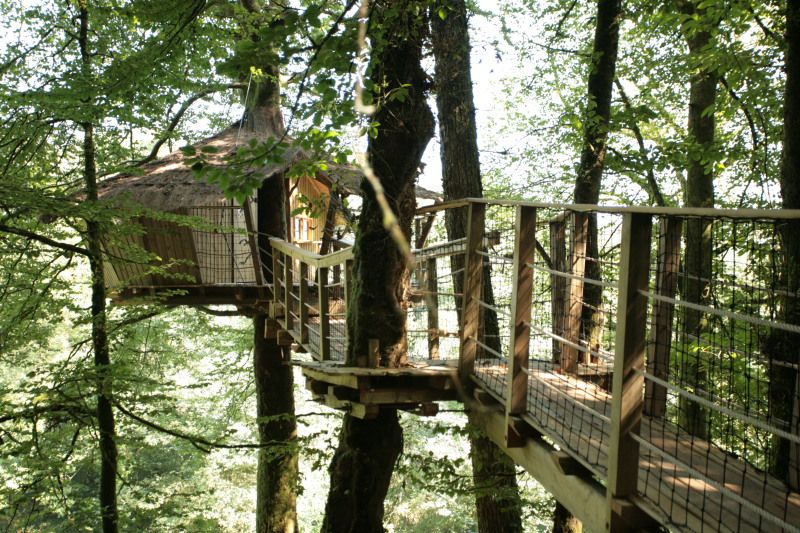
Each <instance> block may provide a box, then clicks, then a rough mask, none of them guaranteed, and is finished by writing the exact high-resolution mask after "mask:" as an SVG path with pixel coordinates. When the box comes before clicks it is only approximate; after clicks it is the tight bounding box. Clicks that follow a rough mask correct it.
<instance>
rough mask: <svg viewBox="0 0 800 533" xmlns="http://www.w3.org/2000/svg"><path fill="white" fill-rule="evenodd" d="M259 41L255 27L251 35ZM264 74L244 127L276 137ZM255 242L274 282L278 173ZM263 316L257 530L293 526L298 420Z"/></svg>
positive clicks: (281, 194)
mask: <svg viewBox="0 0 800 533" xmlns="http://www.w3.org/2000/svg"><path fill="white" fill-rule="evenodd" d="M242 4H243V5H244V7H245V8H246V9H247V10H248V11H250V12H258V11H260V9H261V8H260V7H259V5H258V3H257V2H253V1H250V0H243V1H242ZM249 38H250V39H252V40H253V41H254V42H256V43H258V42H259V40H260V37H259V36H258V34H257V32H254V33H253V34H252V35H250V36H249ZM260 68H261V70H262V72H264V76H263V77H262V78H261V79H260V81H259V82H258V83H256V84H254V86H253V87H251V96H250V97H249V98H248V101H247V102H245V116H244V117H243V119H242V120H243V121H244V124H243V128H245V129H247V130H250V131H254V132H256V133H259V134H261V135H263V136H264V137H273V138H279V137H281V136H283V135H284V134H285V133H286V128H285V125H284V122H283V114H282V112H281V92H280V85H279V81H278V80H279V75H280V68H279V66H278V65H260ZM257 211H258V238H257V241H258V247H259V253H260V256H261V264H262V266H263V275H264V279H265V280H266V282H267V283H271V282H272V273H271V272H270V271H269V268H271V265H272V253H271V250H272V249H271V247H270V243H269V237H278V238H281V239H286V236H287V223H286V220H287V212H286V180H285V179H284V177H283V176H282V175H279V176H274V177H272V178H270V179H268V180H265V181H264V182H263V183H262V185H261V187H259V189H258V191H257ZM266 320H267V316H266V315H265V314H263V313H257V314H256V315H255V317H254V318H253V330H254V346H253V371H254V376H255V383H256V404H257V409H256V412H257V416H258V421H257V425H258V437H259V442H260V444H262V445H269V446H267V447H264V448H260V449H259V451H258V476H257V481H256V532H257V533H293V532H295V531H297V488H298V487H297V484H298V456H297V448H296V445H297V442H296V441H297V420H296V419H295V416H294V375H293V373H292V367H291V365H288V364H286V360H287V359H288V357H289V353H288V350H289V348H288V347H282V346H280V345H278V342H277V338H275V337H270V338H265V333H266V327H265V324H266Z"/></svg>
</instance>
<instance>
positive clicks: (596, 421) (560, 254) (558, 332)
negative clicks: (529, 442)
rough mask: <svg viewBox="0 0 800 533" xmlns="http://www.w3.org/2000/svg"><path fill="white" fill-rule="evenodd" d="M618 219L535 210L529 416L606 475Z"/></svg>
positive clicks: (582, 459)
mask: <svg viewBox="0 0 800 533" xmlns="http://www.w3.org/2000/svg"><path fill="white" fill-rule="evenodd" d="M620 223H621V219H620V216H619V215H612V214H605V213H598V214H586V213H581V212H574V211H569V210H562V209H546V208H539V209H537V212H536V229H535V239H536V242H535V250H536V252H535V254H533V259H532V261H531V262H529V263H527V264H526V266H527V267H528V268H529V269H531V270H532V275H533V282H532V295H531V320H530V360H529V364H528V368H529V379H528V412H527V414H528V416H529V417H531V418H532V419H533V421H534V423H535V425H537V426H538V427H539V428H540V429H544V430H546V431H547V434H548V435H549V436H550V437H551V438H553V439H554V440H555V441H557V442H558V443H559V444H560V445H561V446H562V447H564V448H566V449H567V450H568V451H569V452H570V453H571V454H572V455H573V456H574V457H576V458H578V459H580V460H581V461H582V462H583V463H584V464H585V465H587V466H589V467H590V468H591V469H592V470H593V471H594V472H595V473H596V474H602V473H604V472H605V469H606V462H607V453H608V440H609V434H610V419H609V417H610V412H609V410H610V394H609V392H608V390H609V388H610V376H611V370H612V365H613V353H614V338H615V335H614V333H615V325H616V306H617V279H618V277H619V245H620V227H621V226H620Z"/></svg>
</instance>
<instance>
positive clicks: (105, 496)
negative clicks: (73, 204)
mask: <svg viewBox="0 0 800 533" xmlns="http://www.w3.org/2000/svg"><path fill="white" fill-rule="evenodd" d="M78 17H79V21H80V30H79V35H78V44H79V46H80V53H81V63H82V72H83V75H84V76H87V77H88V76H91V60H92V59H91V58H92V54H91V52H90V50H89V11H88V8H87V4H86V2H83V1H82V2H80V3H79V14H78ZM81 129H82V130H83V179H84V186H85V188H86V200H87V201H88V202H97V161H96V156H95V154H96V150H95V143H94V125H93V124H92V123H91V122H83V123H81ZM86 233H87V238H86V240H87V243H86V244H87V248H88V251H89V268H90V271H91V276H92V282H91V288H92V351H93V352H94V369H95V373H96V378H95V379H96V387H97V429H98V433H99V435H100V494H99V496H100V516H101V520H102V525H103V532H104V533H116V532H117V531H118V530H119V511H118V508H117V443H116V440H115V439H116V429H115V423H114V410H113V408H112V394H113V379H112V375H111V354H110V351H109V345H108V331H107V328H106V284H105V278H104V275H103V249H102V245H101V238H102V228H101V227H100V224H99V223H98V222H97V221H96V220H92V219H87V221H86Z"/></svg>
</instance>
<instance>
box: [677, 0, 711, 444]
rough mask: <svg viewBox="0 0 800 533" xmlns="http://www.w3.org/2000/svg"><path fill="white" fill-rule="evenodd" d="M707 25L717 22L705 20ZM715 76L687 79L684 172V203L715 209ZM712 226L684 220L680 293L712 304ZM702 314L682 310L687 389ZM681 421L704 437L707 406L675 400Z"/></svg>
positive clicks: (696, 377)
mask: <svg viewBox="0 0 800 533" xmlns="http://www.w3.org/2000/svg"><path fill="white" fill-rule="evenodd" d="M681 10H682V11H683V12H684V13H687V14H691V15H698V16H699V17H700V19H701V20H703V19H704V14H705V10H697V9H696V7H695V4H694V3H693V2H682V3H681ZM706 23H708V24H710V25H715V24H716V23H714V22H712V21H706ZM686 42H687V45H688V47H689V55H690V57H691V58H692V59H693V62H696V63H698V64H699V62H700V59H699V57H698V56H699V55H700V54H702V53H704V52H705V49H706V48H707V47H708V46H709V45H710V44H711V33H710V30H705V29H701V30H693V31H691V32H687V33H686ZM717 81H718V80H717V74H716V73H715V72H714V71H712V70H709V69H705V68H702V67H698V69H697V70H696V72H695V74H694V75H693V76H692V78H691V80H690V88H689V122H688V133H689V143H690V147H689V157H688V161H689V168H688V170H687V176H686V191H685V193H684V194H685V204H686V206H687V207H714V175H713V172H712V170H711V167H712V166H713V165H712V164H710V163H709V161H708V159H707V158H708V154H709V153H710V152H711V150H712V148H713V144H714V104H715V102H716V97H717ZM711 237H712V226H711V221H710V220H707V219H700V218H692V219H687V221H686V238H685V239H686V240H685V246H686V251H685V254H684V265H683V274H684V277H683V284H682V287H681V288H682V294H681V296H682V297H683V298H684V299H685V300H686V301H689V302H694V303H698V304H702V305H707V304H709V303H710V302H711V283H710V282H711V275H712V263H711V258H712V254H713V250H712V246H713V243H712V241H711ZM707 318H708V317H707V316H705V315H704V314H703V313H702V312H700V311H696V310H694V309H684V311H683V326H684V332H685V333H687V334H688V335H689V336H690V337H689V338H687V339H686V342H685V343H684V345H685V346H686V348H685V352H686V361H685V362H684V364H683V366H682V372H683V376H682V382H683V384H684V386H688V387H689V388H692V389H705V388H706V381H707V375H706V370H705V365H704V364H703V362H702V361H701V360H700V357H701V356H702V353H703V352H702V350H693V349H691V348H690V346H692V345H693V344H694V343H696V342H697V343H699V342H702V341H701V337H702V335H703V332H704V331H706V330H707V329H708V321H707ZM680 424H681V426H682V427H684V428H685V429H686V431H688V432H689V433H690V434H691V435H694V436H696V437H700V438H703V439H706V438H708V425H709V420H708V416H707V412H706V410H705V409H704V408H703V407H701V406H700V405H699V404H698V403H696V402H693V401H688V400H686V399H685V398H684V397H683V396H681V399H680Z"/></svg>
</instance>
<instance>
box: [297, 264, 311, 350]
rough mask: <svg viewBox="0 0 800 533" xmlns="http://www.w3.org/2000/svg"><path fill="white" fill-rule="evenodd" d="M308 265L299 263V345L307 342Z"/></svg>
mask: <svg viewBox="0 0 800 533" xmlns="http://www.w3.org/2000/svg"><path fill="white" fill-rule="evenodd" d="M308 303H309V302H308V263H304V262H302V261H301V262H300V313H299V315H300V344H306V343H307V342H308Z"/></svg>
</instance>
